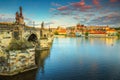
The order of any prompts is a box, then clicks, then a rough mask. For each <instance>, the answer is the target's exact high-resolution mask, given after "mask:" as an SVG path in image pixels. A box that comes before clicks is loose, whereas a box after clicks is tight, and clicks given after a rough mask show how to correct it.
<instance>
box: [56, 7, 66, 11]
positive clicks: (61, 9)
mask: <svg viewBox="0 0 120 80" xmlns="http://www.w3.org/2000/svg"><path fill="white" fill-rule="evenodd" d="M67 9H68V7H67V6H61V7H59V8H57V10H59V11H63V10H67Z"/></svg>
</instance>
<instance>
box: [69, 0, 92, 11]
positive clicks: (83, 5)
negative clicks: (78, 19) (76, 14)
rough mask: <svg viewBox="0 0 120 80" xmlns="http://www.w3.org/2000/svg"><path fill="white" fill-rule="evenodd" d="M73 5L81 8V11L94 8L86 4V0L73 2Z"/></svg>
mask: <svg viewBox="0 0 120 80" xmlns="http://www.w3.org/2000/svg"><path fill="white" fill-rule="evenodd" d="M71 5H72V6H73V7H75V8H78V9H80V10H81V11H86V10H88V9H91V8H92V6H91V5H86V4H85V2H84V0H81V1H80V2H75V3H71Z"/></svg>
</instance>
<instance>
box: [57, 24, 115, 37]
mask: <svg viewBox="0 0 120 80" xmlns="http://www.w3.org/2000/svg"><path fill="white" fill-rule="evenodd" d="M56 32H57V33H58V34H60V35H68V36H85V34H86V33H87V34H88V35H89V36H94V37H98V36H99V37H107V36H116V34H117V31H116V30H115V29H114V28H110V27H109V26H84V25H80V24H77V25H76V26H73V27H67V28H62V27H58V28H57V29H56Z"/></svg>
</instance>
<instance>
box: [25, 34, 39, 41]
mask: <svg viewBox="0 0 120 80" xmlns="http://www.w3.org/2000/svg"><path fill="white" fill-rule="evenodd" d="M27 40H28V41H31V42H37V40H38V37H37V35H36V34H34V33H32V34H30V35H29V37H28V39H27Z"/></svg>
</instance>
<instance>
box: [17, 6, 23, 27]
mask: <svg viewBox="0 0 120 80" xmlns="http://www.w3.org/2000/svg"><path fill="white" fill-rule="evenodd" d="M19 11H20V13H19V12H16V17H15V19H16V21H15V23H16V24H22V25H24V24H25V22H24V17H23V14H22V7H21V6H20V8H19Z"/></svg>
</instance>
